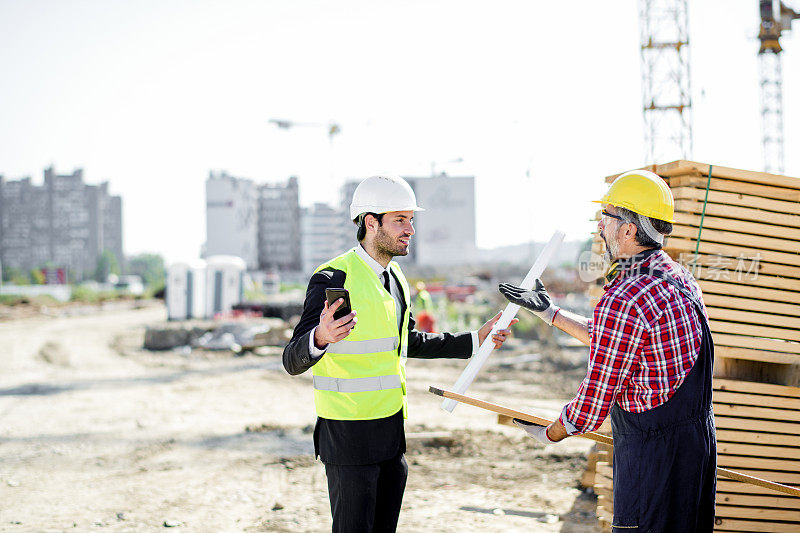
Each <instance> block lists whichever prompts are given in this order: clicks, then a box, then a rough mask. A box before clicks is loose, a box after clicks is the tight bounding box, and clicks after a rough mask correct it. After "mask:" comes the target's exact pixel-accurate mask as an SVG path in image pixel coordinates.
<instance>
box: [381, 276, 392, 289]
mask: <svg viewBox="0 0 800 533" xmlns="http://www.w3.org/2000/svg"><path fill="white" fill-rule="evenodd" d="M381 275H382V276H383V286H384V287H385V288H386V292H388V293H389V294H392V290H391V289H390V288H389V272H388V271H386V270H384V271H383V274H381Z"/></svg>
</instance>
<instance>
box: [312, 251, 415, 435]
mask: <svg viewBox="0 0 800 533" xmlns="http://www.w3.org/2000/svg"><path fill="white" fill-rule="evenodd" d="M324 268H334V269H336V270H342V271H344V272H345V274H346V277H345V282H344V288H345V289H347V290H348V291H349V292H350V305H351V306H352V308H353V310H354V311H356V313H357V317H358V323H357V324H356V327H355V328H353V329H352V330H351V331H350V335H348V336H347V337H345V338H344V339H342V340H340V341H339V342H335V343H332V344H329V345H328V349H327V351H326V353H325V355H324V356H322V359H320V360H319V362H317V363H316V364H315V365H314V366H313V367H312V371H313V374H314V405H315V406H316V408H317V415H318V416H320V417H322V418H329V419H333V420H373V419H376V418H385V417H387V416H391V415H393V414H394V413H396V412H397V411H398V410H399V409H400V408H402V409H403V417H404V418H405V417H406V408H407V403H406V356H407V353H408V321H409V316H410V309H411V302H410V297H409V288H408V282H407V281H406V278H405V276H404V275H403V272H402V271H401V270H400V267H399V266H398V265H397V263H395V262H394V261H392V262H390V263H389V269H390V270H391V271H392V272H393V273H394V275H395V276H396V277H397V279H398V280H399V281H400V286H401V287H402V289H403V296H404V299H405V304H406V307H405V313H404V314H403V322H402V327H401V328H400V331H398V330H397V310H396V308H395V301H394V298H392V296H391V294H389V293H388V292H386V289H385V288H384V287H383V284H382V282H381V280H380V279H379V278H378V277H377V276H376V275H375V271H374V270H372V268H371V267H370V266H369V265H367V264H366V263H365V262H364V260H363V259H362V258H361V257H359V255H358V254H357V253H356V252H355V249H352V250H350V251H349V252H346V253H344V254H342V255H340V256H339V257H336V258H334V259H332V260H330V261H329V262H327V263H325V264H323V265H321V266H320V267H318V268H317V270H316V272H318V271H320V270H322V269H324Z"/></svg>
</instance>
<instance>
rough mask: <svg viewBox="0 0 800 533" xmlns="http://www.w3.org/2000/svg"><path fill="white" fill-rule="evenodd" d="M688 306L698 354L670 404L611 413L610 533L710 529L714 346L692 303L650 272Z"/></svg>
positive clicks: (657, 273) (714, 447) (713, 470)
mask: <svg viewBox="0 0 800 533" xmlns="http://www.w3.org/2000/svg"><path fill="white" fill-rule="evenodd" d="M650 274H651V275H654V276H655V277H657V278H661V279H663V280H664V281H666V282H667V283H669V284H670V285H672V286H674V287H675V288H676V289H678V290H679V291H680V292H681V293H682V294H683V295H684V296H686V297H687V298H688V299H689V300H690V301H691V302H692V303H693V304H694V308H695V310H696V312H697V317H698V319H699V322H700V324H701V328H702V342H701V344H700V353H699V354H698V356H697V359H696V360H695V362H694V365H693V366H692V368H691V370H690V371H689V373H688V375H687V376H686V378H685V379H684V381H683V383H682V384H681V385H680V387H678V390H676V391H675V393H674V394H673V396H672V397H671V398H670V399H669V400H668V401H667V402H666V403H663V404H661V405H659V406H658V407H655V408H653V409H650V410H649V411H644V412H643V413H629V412H627V411H624V410H623V409H620V408H619V406H617V405H616V404H615V405H614V406H613V407H612V409H611V428H612V430H613V432H614V433H613V434H614V522H613V527H612V530H613V531H614V533H620V532H629V531H635V532H642V533H645V532H646V533H667V532H676V533H691V532H696V531H697V532H704V531H712V530H713V529H714V497H715V493H716V484H717V475H716V471H717V441H716V432H715V429H714V413H713V410H712V407H711V377H712V370H713V362H714V343H713V341H712V340H711V333H710V331H709V329H708V322H707V320H706V318H705V315H704V314H703V308H702V305H701V304H700V302H699V301H698V299H697V297H695V296H694V295H693V294H691V293H690V292H689V291H688V290H686V289H685V288H684V287H683V285H682V284H681V283H679V282H678V281H676V280H675V279H674V278H672V277H671V276H669V275H667V274H666V273H664V272H661V271H653V272H650Z"/></svg>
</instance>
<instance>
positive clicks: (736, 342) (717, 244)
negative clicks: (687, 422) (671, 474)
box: [591, 161, 800, 532]
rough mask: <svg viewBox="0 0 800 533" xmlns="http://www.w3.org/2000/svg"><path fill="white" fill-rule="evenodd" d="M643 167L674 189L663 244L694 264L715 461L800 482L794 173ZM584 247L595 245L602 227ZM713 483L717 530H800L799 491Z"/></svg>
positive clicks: (602, 471)
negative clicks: (707, 356)
mask: <svg viewBox="0 0 800 533" xmlns="http://www.w3.org/2000/svg"><path fill="white" fill-rule="evenodd" d="M647 169H648V170H651V171H653V172H655V173H656V174H658V175H659V176H661V177H662V178H664V179H665V181H666V182H667V183H668V184H669V186H670V189H671V190H672V194H673V196H674V198H675V222H676V223H675V224H674V227H673V233H672V235H671V236H669V237H667V239H666V241H665V244H664V249H665V250H666V251H667V252H668V253H669V254H670V256H671V257H672V258H673V259H675V260H676V261H678V262H680V263H681V264H683V265H684V266H686V267H687V268H688V269H689V270H690V271H693V272H694V275H695V277H696V278H697V281H698V283H699V284H700V287H701V289H702V290H703V299H704V301H705V304H706V308H707V310H708V315H709V325H710V327H711V331H712V334H713V337H714V343H715V360H714V376H715V379H714V411H715V415H716V422H717V440H718V453H719V466H721V467H724V468H730V469H731V470H736V471H739V472H742V473H745V474H749V475H752V476H756V477H760V478H764V479H768V480H771V481H777V482H780V483H784V484H787V485H793V486H800V436H798V435H800V388H798V387H796V385H798V384H800V371H798V369H800V245H799V244H798V243H799V242H800V179H798V178H793V177H788V176H778V175H774V174H766V173H761V172H751V171H745V170H737V169H732V168H727V167H720V166H713V167H711V166H709V165H707V164H703V163H695V162H692V161H675V162H673V163H668V164H665V165H653V166H650V167H647ZM709 173H711V176H709ZM617 176H618V175H614V176H609V177H608V178H606V182H608V183H611V182H613V180H614V179H615V178H616V177H617ZM598 215H599V213H598ZM593 251H594V252H595V253H597V254H602V253H603V252H604V243H603V241H602V239H601V238H600V237H599V235H596V236H595V241H594V246H593ZM602 281H603V280H600V281H599V282H598V285H597V286H596V287H594V288H593V289H592V290H591V294H592V296H593V297H594V298H595V303H596V301H597V299H599V297H600V295H602V292H603V291H602V288H601V287H602ZM606 458H607V461H604V460H603V458H601V459H600V460H598V462H597V465H596V468H595V470H596V482H595V491H596V492H597V494H598V518H599V520H600V523H601V525H602V526H603V527H604V528H605V527H607V524H608V522H609V521H610V520H611V518H612V517H613V480H612V478H613V475H612V461H611V454H610V453H609V454H607V457H606ZM717 489H718V490H717V519H716V530H718V531H754V532H756V531H759V532H760V531H777V532H783V531H786V532H788V531H792V532H794V531H800V498H793V497H790V496H784V495H782V494H780V493H777V492H774V491H772V490H769V489H764V488H760V487H757V486H754V485H749V484H746V483H742V482H738V481H733V480H729V479H725V478H719V479H718V486H717Z"/></svg>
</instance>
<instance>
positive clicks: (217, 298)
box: [206, 255, 247, 318]
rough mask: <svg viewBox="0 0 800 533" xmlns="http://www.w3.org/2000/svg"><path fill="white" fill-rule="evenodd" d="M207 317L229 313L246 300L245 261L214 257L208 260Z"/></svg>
mask: <svg viewBox="0 0 800 533" xmlns="http://www.w3.org/2000/svg"><path fill="white" fill-rule="evenodd" d="M206 263H207V268H206V317H207V318H213V317H214V316H216V315H217V314H219V313H228V312H230V311H231V309H232V308H233V305H234V304H237V303H240V302H241V301H242V300H243V298H244V273H245V270H246V269H247V265H246V263H245V262H244V259H242V258H241V257H236V256H233V255H214V256H211V257H209V258H208V259H207V260H206Z"/></svg>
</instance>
